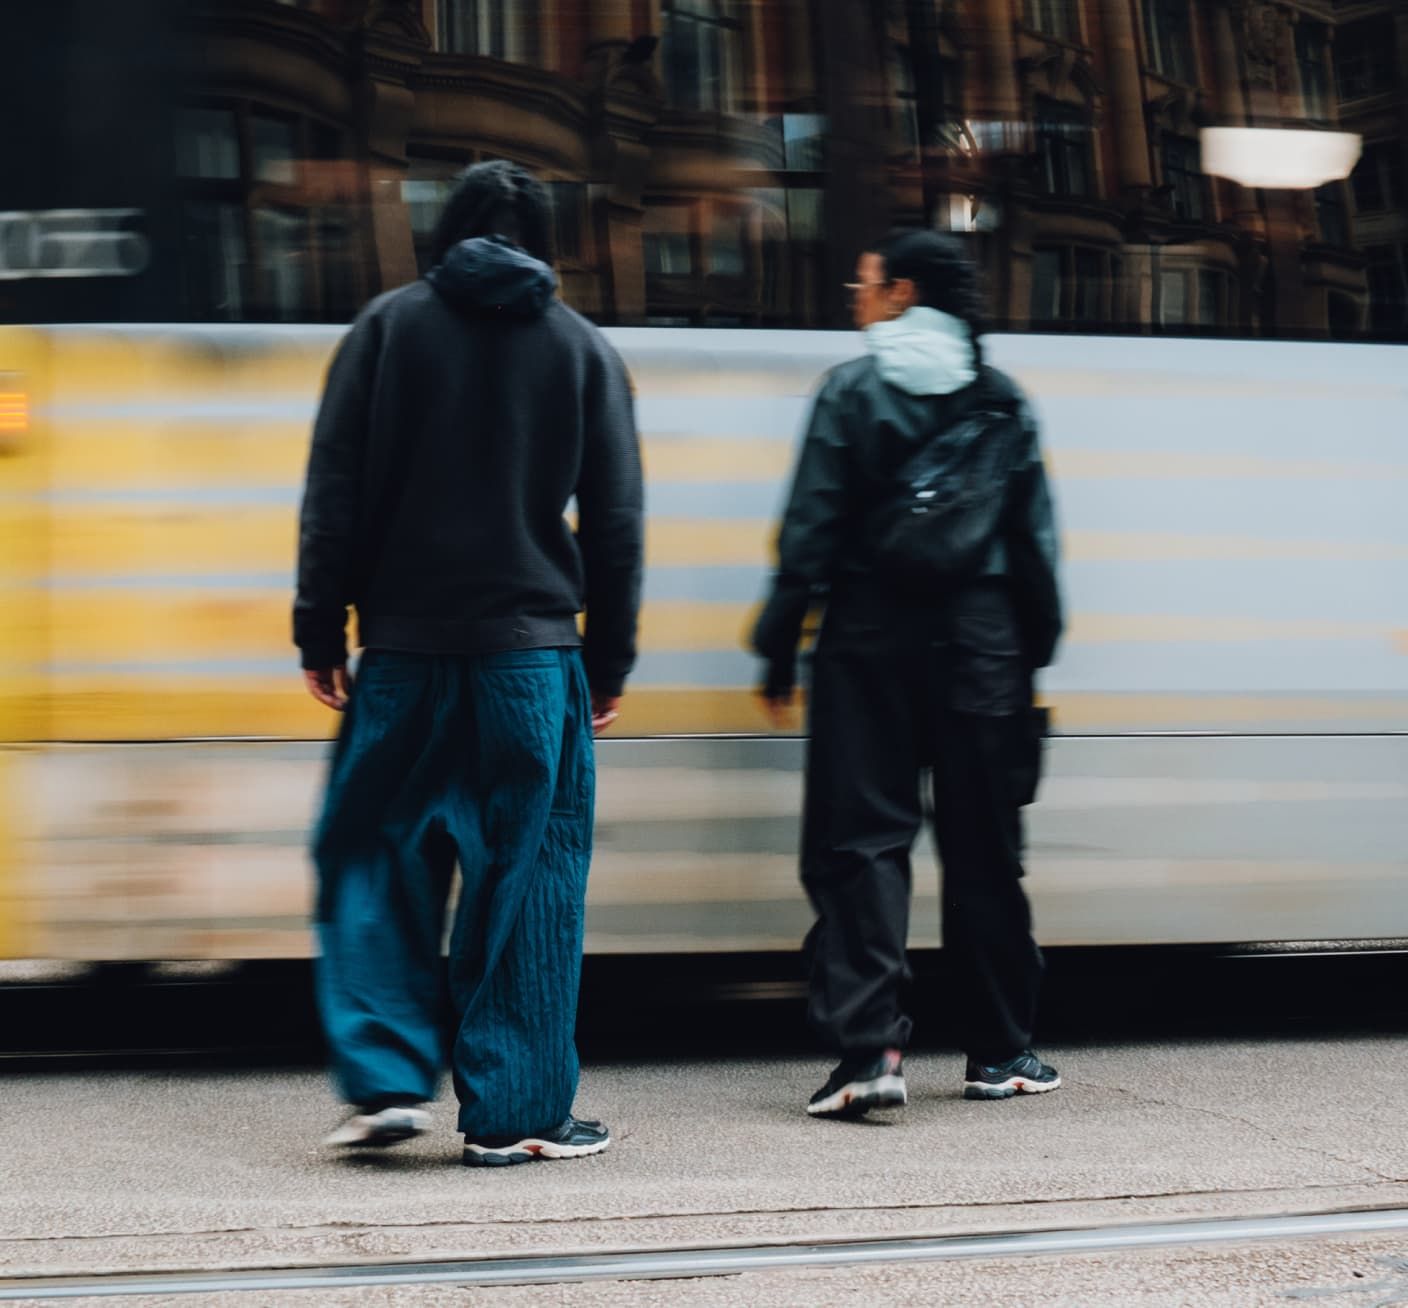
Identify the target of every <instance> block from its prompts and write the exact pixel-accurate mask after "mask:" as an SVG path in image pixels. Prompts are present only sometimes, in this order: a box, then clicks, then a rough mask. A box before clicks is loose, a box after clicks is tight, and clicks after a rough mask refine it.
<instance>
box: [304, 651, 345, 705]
mask: <svg viewBox="0 0 1408 1308" xmlns="http://www.w3.org/2000/svg"><path fill="white" fill-rule="evenodd" d="M303 684H304V685H305V686H307V687H308V693H309V694H310V695H312V697H313V698H314V699H316V700H317V701H318V703H319V704H324V705H326V706H327V707H328V708H330V709H335V710H336V711H337V712H338V713H341V712H342V710H343V709H345V708H346V707H347V697H348V696H349V695H351V693H352V678H351V677H350V676H349V675H348V673H347V665H346V664H345V663H339V664H338V665H337V667H335V668H304V669H303Z"/></svg>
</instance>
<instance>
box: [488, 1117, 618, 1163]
mask: <svg viewBox="0 0 1408 1308" xmlns="http://www.w3.org/2000/svg"><path fill="white" fill-rule="evenodd" d="M610 1143H611V1132H610V1131H608V1130H607V1129H606V1127H605V1126H604V1125H603V1124H602V1123H600V1122H582V1121H579V1120H578V1119H577V1118H575V1117H569V1118H568V1119H567V1120H566V1121H565V1122H563V1123H562V1124H561V1125H560V1126H555V1127H553V1128H552V1129H551V1130H548V1131H542V1132H540V1133H538V1134H536V1135H512V1136H510V1135H501V1136H484V1137H483V1138H481V1139H479V1140H471V1139H470V1138H469V1137H468V1136H466V1137H465V1141H464V1165H465V1166H466V1167H512V1166H513V1165H514V1164H515V1163H535V1162H539V1161H551V1160H553V1159H557V1158H585V1157H586V1156H587V1155H588V1154H599V1153H601V1151H602V1150H603V1149H605V1148H606V1146H607V1145H609V1144H610Z"/></svg>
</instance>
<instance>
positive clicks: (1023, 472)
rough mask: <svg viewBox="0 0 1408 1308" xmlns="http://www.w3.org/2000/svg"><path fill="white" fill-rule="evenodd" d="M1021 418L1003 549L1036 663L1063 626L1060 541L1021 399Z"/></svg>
mask: <svg viewBox="0 0 1408 1308" xmlns="http://www.w3.org/2000/svg"><path fill="white" fill-rule="evenodd" d="M1022 421H1023V425H1024V426H1025V427H1026V428H1027V430H1028V432H1029V433H1030V439H1029V441H1028V442H1027V444H1026V454H1025V457H1024V460H1023V463H1022V466H1021V467H1019V468H1018V469H1017V473H1016V481H1015V485H1014V488H1013V496H1012V501H1011V517H1010V519H1009V527H1008V535H1007V550H1008V568H1009V571H1010V575H1011V578H1012V583H1013V588H1014V591H1015V598H1016V605H1017V620H1018V624H1019V626H1020V628H1021V633H1022V648H1023V653H1024V654H1025V656H1026V661H1027V663H1028V664H1029V666H1030V667H1032V668H1033V669H1035V668H1044V667H1046V665H1047V664H1049V663H1050V662H1051V661H1052V659H1053V658H1055V656H1056V645H1057V643H1058V642H1059V640H1060V639H1061V632H1062V629H1063V627H1064V617H1063V614H1062V606H1061V585H1060V576H1059V571H1058V570H1059V566H1060V548H1061V547H1060V533H1059V531H1058V530H1057V526H1056V510H1055V505H1054V504H1053V502H1052V497H1051V488H1050V485H1049V484H1048V481H1047V476H1046V466H1045V463H1044V462H1043V460H1042V454H1041V442H1040V439H1039V437H1038V435H1037V427H1036V419H1035V418H1034V417H1033V415H1032V412H1031V410H1030V408H1029V407H1028V406H1027V405H1026V404H1025V403H1023V405H1022Z"/></svg>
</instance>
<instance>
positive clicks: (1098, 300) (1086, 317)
mask: <svg viewBox="0 0 1408 1308" xmlns="http://www.w3.org/2000/svg"><path fill="white" fill-rule="evenodd" d="M1075 272H1076V277H1075V288H1074V290H1075V297H1074V303H1073V304H1072V306H1071V317H1073V318H1074V319H1075V320H1076V321H1077V322H1089V323H1094V322H1100V321H1101V320H1102V319H1103V318H1104V317H1105V256H1104V255H1103V254H1101V253H1100V252H1099V251H1098V250H1077V251H1076V253H1075Z"/></svg>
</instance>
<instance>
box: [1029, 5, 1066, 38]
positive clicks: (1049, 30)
mask: <svg viewBox="0 0 1408 1308" xmlns="http://www.w3.org/2000/svg"><path fill="white" fill-rule="evenodd" d="M1023 13H1024V15H1025V18H1026V23H1027V26H1028V27H1030V28H1031V29H1032V30H1033V31H1037V32H1041V33H1043V34H1044V35H1046V36H1054V37H1056V38H1057V39H1058V40H1061V41H1079V40H1080V16H1079V15H1078V14H1077V13H1076V0H1026V3H1025V6H1024V9H1023Z"/></svg>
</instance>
